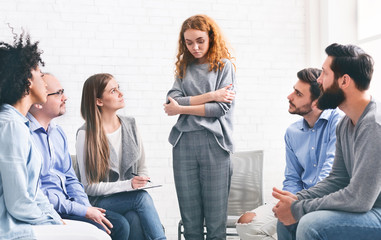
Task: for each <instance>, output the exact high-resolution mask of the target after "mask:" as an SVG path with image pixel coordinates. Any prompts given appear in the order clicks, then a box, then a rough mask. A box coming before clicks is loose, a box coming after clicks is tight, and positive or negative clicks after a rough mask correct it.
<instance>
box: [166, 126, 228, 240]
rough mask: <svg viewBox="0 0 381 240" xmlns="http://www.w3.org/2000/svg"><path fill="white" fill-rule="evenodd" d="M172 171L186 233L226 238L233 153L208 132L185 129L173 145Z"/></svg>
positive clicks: (191, 236) (190, 239)
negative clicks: (231, 154) (223, 147)
mask: <svg viewBox="0 0 381 240" xmlns="http://www.w3.org/2000/svg"><path fill="white" fill-rule="evenodd" d="M173 172H174V176H175V185H176V191H177V199H178V202H179V206H180V212H181V219H182V221H183V224H184V236H185V238H186V239H187V240H193V239H194V240H200V239H204V237H203V229H204V227H203V225H204V224H203V223H204V220H205V225H206V228H207V239H226V219H227V204H228V196H229V187H230V177H231V167H230V154H229V153H228V152H227V151H225V150H223V149H222V148H221V147H220V146H219V145H218V143H217V141H216V139H215V137H214V135H213V134H212V133H211V132H209V131H207V130H201V131H194V132H185V133H183V134H182V136H181V138H180V140H179V142H178V143H177V144H176V146H175V147H174V148H173Z"/></svg>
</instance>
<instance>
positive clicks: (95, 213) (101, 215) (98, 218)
mask: <svg viewBox="0 0 381 240" xmlns="http://www.w3.org/2000/svg"><path fill="white" fill-rule="evenodd" d="M105 212H106V210H105V209H103V208H97V207H89V208H87V212H86V215H85V217H86V218H88V219H90V220H93V221H94V222H96V223H99V224H100V225H102V226H103V228H104V229H105V230H106V232H107V233H108V234H110V233H111V231H110V230H109V228H113V226H112V224H111V222H110V221H109V220H108V219H107V218H106V217H105V216H106V214H105ZM106 225H107V226H108V227H106Z"/></svg>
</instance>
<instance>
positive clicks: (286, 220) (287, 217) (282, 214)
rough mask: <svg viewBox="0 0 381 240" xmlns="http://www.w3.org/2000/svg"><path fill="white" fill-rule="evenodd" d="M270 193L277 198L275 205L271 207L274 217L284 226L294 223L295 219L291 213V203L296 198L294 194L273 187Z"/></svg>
mask: <svg viewBox="0 0 381 240" xmlns="http://www.w3.org/2000/svg"><path fill="white" fill-rule="evenodd" d="M272 195H273V197H275V198H276V199H278V200H279V202H278V203H277V204H276V205H275V207H273V212H274V215H275V217H277V218H278V219H279V221H281V222H282V223H283V224H284V225H286V226H288V225H291V224H294V223H296V220H295V218H294V216H293V215H292V213H291V204H292V203H293V202H294V201H296V200H297V199H298V198H297V197H296V195H294V194H292V193H290V192H287V191H282V190H279V189H277V188H275V187H274V188H273V194H272Z"/></svg>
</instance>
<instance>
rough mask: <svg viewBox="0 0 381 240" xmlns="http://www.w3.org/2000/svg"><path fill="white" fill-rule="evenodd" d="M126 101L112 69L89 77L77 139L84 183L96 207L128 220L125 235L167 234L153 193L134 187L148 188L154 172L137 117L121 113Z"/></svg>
mask: <svg viewBox="0 0 381 240" xmlns="http://www.w3.org/2000/svg"><path fill="white" fill-rule="evenodd" d="M124 105H125V104H124V99H123V94H122V92H121V91H120V89H119V85H118V83H117V82H116V80H115V79H114V77H113V76H112V75H111V74H107V73H101V74H95V75H93V76H91V77H89V78H88V79H87V80H86V81H85V83H84V86H83V90H82V101H81V114H82V117H83V118H84V119H85V124H84V125H83V126H82V127H81V128H79V130H78V132H77V143H76V150H77V159H78V166H79V172H80V175H81V182H82V184H83V185H84V187H85V191H86V193H87V194H88V195H89V200H90V202H91V204H92V205H93V206H97V207H100V208H104V209H106V210H107V211H113V212H116V213H119V215H120V217H121V218H125V219H126V221H125V224H126V227H125V229H126V230H128V231H126V233H125V234H124V236H123V239H137V240H138V239H166V237H165V235H164V230H163V228H162V225H161V222H160V219H159V216H158V214H157V212H156V209H155V206H154V204H153V201H152V199H151V197H150V195H149V194H148V193H147V192H146V191H143V190H141V191H132V190H134V189H138V188H142V187H144V186H145V185H146V184H147V181H149V177H147V174H148V172H147V167H146V165H145V155H144V149H143V145H142V141H141V138H140V136H139V134H138V131H137V127H136V123H135V119H134V118H132V117H126V116H119V115H117V114H116V112H117V111H118V110H119V109H121V108H123V107H124ZM107 211H106V216H107ZM119 235H120V234H119ZM125 235H127V236H125ZM128 235H129V236H128ZM120 237H121V236H119V237H115V239H120ZM113 239H114V237H113Z"/></svg>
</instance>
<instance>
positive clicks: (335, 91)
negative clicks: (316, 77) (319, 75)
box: [317, 80, 345, 110]
mask: <svg viewBox="0 0 381 240" xmlns="http://www.w3.org/2000/svg"><path fill="white" fill-rule="evenodd" d="M321 92H322V94H321V95H320V97H319V98H318V102H317V107H318V108H319V109H321V110H325V109H335V108H337V107H338V106H339V105H340V104H341V103H342V102H344V100H345V95H344V92H343V90H341V88H339V85H338V84H337V81H336V80H334V82H333V84H332V85H331V86H330V87H329V88H327V89H326V90H323V89H322V87H321Z"/></svg>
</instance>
